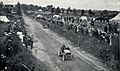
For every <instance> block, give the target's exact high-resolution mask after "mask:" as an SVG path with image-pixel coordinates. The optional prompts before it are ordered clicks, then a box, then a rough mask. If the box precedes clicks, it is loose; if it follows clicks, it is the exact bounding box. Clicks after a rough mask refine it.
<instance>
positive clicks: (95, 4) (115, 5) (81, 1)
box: [0, 0, 120, 11]
mask: <svg viewBox="0 0 120 71" xmlns="http://www.w3.org/2000/svg"><path fill="white" fill-rule="evenodd" d="M0 1H1V0H0ZM2 1H3V2H4V3H7V4H16V3H17V2H18V1H19V2H20V3H24V4H34V5H39V6H47V5H53V6H55V7H57V6H59V7H61V8H68V7H71V8H76V9H93V10H95V9H97V10H101V9H102V10H105V9H107V10H117V11H120V0H2Z"/></svg>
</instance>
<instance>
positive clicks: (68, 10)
mask: <svg viewBox="0 0 120 71" xmlns="http://www.w3.org/2000/svg"><path fill="white" fill-rule="evenodd" d="M70 10H71V9H70V7H69V8H68V9H67V15H68V14H69V12H70Z"/></svg>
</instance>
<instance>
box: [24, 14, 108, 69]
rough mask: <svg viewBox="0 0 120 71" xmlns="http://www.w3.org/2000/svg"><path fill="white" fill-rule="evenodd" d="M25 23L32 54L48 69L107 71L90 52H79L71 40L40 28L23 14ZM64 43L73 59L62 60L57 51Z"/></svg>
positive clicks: (39, 25)
mask: <svg viewBox="0 0 120 71" xmlns="http://www.w3.org/2000/svg"><path fill="white" fill-rule="evenodd" d="M23 18H24V21H25V23H26V24H27V25H28V26H27V27H26V28H27V32H28V33H29V34H30V35H33V37H34V40H35V41H36V42H35V43H34V48H33V49H32V53H33V55H34V56H35V57H36V58H38V59H39V60H41V61H43V62H45V63H46V66H47V67H48V70H49V71H107V70H106V69H105V68H104V67H102V65H101V63H100V62H98V61H97V59H96V58H94V57H93V56H91V55H90V54H87V53H85V52H84V51H82V50H81V52H79V51H78V50H77V49H78V48H77V47H73V46H72V45H71V42H70V41H68V40H66V39H65V38H63V37H60V36H59V35H58V34H56V33H54V32H52V31H51V30H49V29H44V28H42V25H41V24H40V23H39V22H36V21H35V20H33V19H30V18H28V17H27V16H25V15H23ZM63 44H66V45H67V46H69V47H71V50H72V53H73V55H74V61H70V60H68V61H65V62H63V61H62V60H61V58H60V57H58V56H57V53H58V51H59V49H60V47H61V46H62V45H63Z"/></svg>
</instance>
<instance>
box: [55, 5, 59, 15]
mask: <svg viewBox="0 0 120 71" xmlns="http://www.w3.org/2000/svg"><path fill="white" fill-rule="evenodd" d="M59 13H60V8H59V7H57V9H56V14H57V15H58V14H59Z"/></svg>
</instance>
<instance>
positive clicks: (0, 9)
mask: <svg viewBox="0 0 120 71" xmlns="http://www.w3.org/2000/svg"><path fill="white" fill-rule="evenodd" d="M2 7H3V2H0V12H1V11H2Z"/></svg>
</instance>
